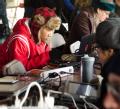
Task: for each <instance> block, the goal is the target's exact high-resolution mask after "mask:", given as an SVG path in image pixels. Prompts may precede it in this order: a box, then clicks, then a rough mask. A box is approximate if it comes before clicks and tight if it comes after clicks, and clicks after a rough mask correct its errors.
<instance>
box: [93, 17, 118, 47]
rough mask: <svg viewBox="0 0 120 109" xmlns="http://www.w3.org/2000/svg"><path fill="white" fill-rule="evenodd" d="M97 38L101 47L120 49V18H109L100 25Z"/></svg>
mask: <svg viewBox="0 0 120 109" xmlns="http://www.w3.org/2000/svg"><path fill="white" fill-rule="evenodd" d="M95 38H96V43H98V45H99V46H100V47H104V48H113V49H120V18H109V19H108V20H106V21H103V22H102V23H100V24H99V25H98V27H97V30H96V37H95Z"/></svg>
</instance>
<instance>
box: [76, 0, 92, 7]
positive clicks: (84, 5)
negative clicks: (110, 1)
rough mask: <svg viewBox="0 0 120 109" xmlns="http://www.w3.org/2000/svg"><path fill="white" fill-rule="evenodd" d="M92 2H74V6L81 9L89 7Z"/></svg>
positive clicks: (78, 0)
mask: <svg viewBox="0 0 120 109" xmlns="http://www.w3.org/2000/svg"><path fill="white" fill-rule="evenodd" d="M91 2H92V0H75V6H76V7H79V8H82V7H87V6H90V5H91Z"/></svg>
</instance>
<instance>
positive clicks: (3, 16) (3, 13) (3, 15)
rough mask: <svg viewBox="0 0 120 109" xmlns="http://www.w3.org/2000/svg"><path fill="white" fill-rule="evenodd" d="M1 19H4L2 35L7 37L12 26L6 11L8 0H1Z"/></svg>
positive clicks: (0, 30)
mask: <svg viewBox="0 0 120 109" xmlns="http://www.w3.org/2000/svg"><path fill="white" fill-rule="evenodd" d="M0 19H1V20H2V25H1V29H0V35H1V36H2V37H4V36H5V37H6V36H8V35H9V34H10V28H9V23H8V18H7V12H6V0H0Z"/></svg>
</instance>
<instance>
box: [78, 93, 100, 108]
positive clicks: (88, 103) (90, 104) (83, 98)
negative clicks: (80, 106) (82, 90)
mask: <svg viewBox="0 0 120 109" xmlns="http://www.w3.org/2000/svg"><path fill="white" fill-rule="evenodd" d="M79 97H80V98H82V100H83V101H84V103H85V104H87V105H88V106H89V107H91V108H93V109H99V108H98V107H97V106H95V105H94V104H92V103H90V102H88V101H87V100H86V99H85V96H81V95H80V96H79ZM85 104H84V107H85V109H87V107H86V105H85Z"/></svg>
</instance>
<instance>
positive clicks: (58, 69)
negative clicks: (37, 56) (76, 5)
mask: <svg viewBox="0 0 120 109" xmlns="http://www.w3.org/2000/svg"><path fill="white" fill-rule="evenodd" d="M53 72H56V73H58V74H59V75H60V76H61V77H63V76H67V75H70V74H72V73H74V68H73V66H69V67H62V68H57V69H53V70H48V71H45V72H42V77H43V78H47V77H48V75H49V73H53ZM60 72H66V73H60Z"/></svg>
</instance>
